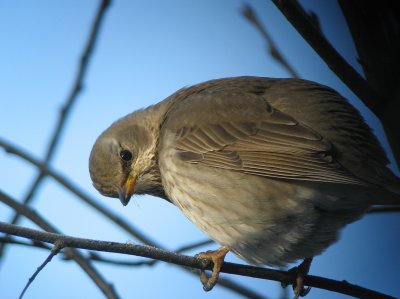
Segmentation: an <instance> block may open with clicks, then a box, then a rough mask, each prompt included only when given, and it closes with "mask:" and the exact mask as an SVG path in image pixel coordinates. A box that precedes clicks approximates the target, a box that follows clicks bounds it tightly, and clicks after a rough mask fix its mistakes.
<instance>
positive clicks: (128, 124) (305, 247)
mask: <svg viewBox="0 0 400 299" xmlns="http://www.w3.org/2000/svg"><path fill="white" fill-rule="evenodd" d="M388 164H389V161H388V159H387V156H386V154H385V152H384V150H383V148H382V147H381V145H380V143H379V142H378V140H377V139H376V137H375V136H374V134H373V132H372V130H371V129H370V127H369V126H368V125H367V124H366V122H365V121H364V119H363V118H362V116H361V115H360V113H359V112H358V110H356V109H355V108H354V107H353V106H352V105H351V104H350V103H349V102H348V101H347V100H346V99H345V98H344V97H342V96H341V95H340V94H339V93H338V92H336V91H335V90H333V89H331V88H330V87H327V86H324V85H322V84H319V83H316V82H312V81H307V80H302V79H293V78H264V77H251V76H242V77H231V78H222V79H215V80H210V81H206V82H203V83H200V84H197V85H193V86H189V87H184V88H182V89H180V90H178V91H177V92H175V93H173V94H172V95H170V96H169V97H167V98H166V99H165V100H163V101H161V102H159V103H157V104H155V105H152V106H149V107H148V108H145V109H141V110H137V111H135V112H133V113H130V114H128V115H126V116H125V117H123V118H121V119H119V120H118V121H116V122H114V123H113V124H112V125H111V126H110V127H109V128H108V129H106V130H105V131H104V132H103V133H102V134H101V135H100V136H99V137H98V139H97V140H96V141H95V143H94V145H93V148H92V151H91V153H90V158H89V172H90V176H91V179H92V181H93V185H94V187H95V188H96V189H97V190H98V191H99V192H100V193H101V194H103V195H104V196H107V197H114V198H119V199H120V201H121V203H122V204H123V205H124V206H125V205H127V204H128V202H129V200H130V198H131V196H132V195H133V194H138V195H140V194H150V195H153V196H157V197H160V198H163V199H165V200H167V201H169V202H170V203H172V204H174V205H175V206H176V207H178V208H179V209H180V210H181V211H182V212H183V214H184V215H185V216H186V217H187V218H188V219H189V220H190V221H191V222H192V223H193V224H194V225H196V226H197V227H198V228H199V229H200V230H202V231H203V232H204V233H205V234H207V235H208V236H209V237H210V238H211V239H212V240H214V241H215V242H216V243H218V244H219V245H220V246H221V247H220V248H219V249H218V250H213V251H207V252H203V253H200V254H198V255H197V257H198V258H200V259H206V260H209V261H210V263H212V264H213V271H212V275H211V277H207V276H206V274H205V273H204V271H202V272H201V282H202V283H203V288H204V289H205V290H206V291H208V290H211V289H212V288H213V287H214V285H215V284H216V283H217V281H218V276H219V271H220V270H221V266H222V264H223V261H224V258H225V255H226V254H227V253H228V252H232V253H233V254H235V255H237V256H238V257H239V258H241V259H243V260H244V261H246V262H248V263H250V264H252V265H266V266H272V267H282V266H286V265H288V264H290V263H294V262H296V261H299V260H303V262H302V263H301V264H300V266H299V267H297V268H296V269H297V279H296V280H295V281H294V282H293V288H294V292H295V294H296V296H299V295H304V294H305V293H306V291H307V290H306V289H305V288H304V278H305V276H306V275H307V273H308V271H309V268H310V265H311V261H312V259H313V258H314V257H315V256H317V255H319V254H321V253H322V252H323V251H324V250H325V249H326V248H328V247H329V246H330V245H331V244H333V243H334V242H336V241H337V240H338V235H339V233H340V230H341V229H342V228H343V227H344V226H346V225H347V224H349V223H351V222H353V221H356V220H357V219H359V218H360V217H362V216H363V215H364V214H365V213H366V212H367V211H368V210H369V209H370V207H371V206H372V205H398V204H400V179H399V178H398V177H397V176H395V175H394V173H393V172H392V171H391V170H390V169H389V168H388Z"/></svg>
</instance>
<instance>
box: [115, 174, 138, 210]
mask: <svg viewBox="0 0 400 299" xmlns="http://www.w3.org/2000/svg"><path fill="white" fill-rule="evenodd" d="M135 183H136V179H135V178H134V177H132V176H130V175H129V176H128V178H127V179H126V182H125V183H124V184H122V186H121V189H119V200H120V201H121V203H122V205H123V206H126V205H127V204H128V203H129V200H130V199H131V196H132V194H133V193H134V192H135Z"/></svg>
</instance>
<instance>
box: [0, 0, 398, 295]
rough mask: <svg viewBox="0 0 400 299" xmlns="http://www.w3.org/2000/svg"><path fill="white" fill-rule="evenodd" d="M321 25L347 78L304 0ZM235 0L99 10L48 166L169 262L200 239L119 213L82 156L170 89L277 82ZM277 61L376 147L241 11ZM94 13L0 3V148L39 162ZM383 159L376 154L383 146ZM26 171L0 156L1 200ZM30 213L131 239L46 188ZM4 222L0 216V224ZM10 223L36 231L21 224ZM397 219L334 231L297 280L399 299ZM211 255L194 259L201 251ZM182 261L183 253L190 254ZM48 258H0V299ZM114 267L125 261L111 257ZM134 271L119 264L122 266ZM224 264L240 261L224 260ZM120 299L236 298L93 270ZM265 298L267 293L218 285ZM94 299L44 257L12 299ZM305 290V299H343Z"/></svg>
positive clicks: (144, 271)
mask: <svg viewBox="0 0 400 299" xmlns="http://www.w3.org/2000/svg"><path fill="white" fill-rule="evenodd" d="M304 2H306V4H307V6H308V7H312V8H313V10H314V11H315V12H316V13H317V14H319V15H320V21H321V24H322V30H323V32H324V33H325V34H326V35H327V36H328V38H329V39H330V40H331V41H332V42H333V43H334V44H335V46H337V49H338V50H339V51H340V53H341V54H342V55H343V56H344V57H345V58H346V59H347V60H348V61H349V62H350V63H351V64H353V65H354V67H356V69H357V70H360V67H359V66H358V65H357V62H356V54H355V50H354V45H353V44H352V43H351V39H350V35H349V33H348V32H347V31H346V29H345V23H344V19H343V17H342V16H341V15H340V11H339V9H338V7H337V6H336V1H317V0H313V1H304ZM243 3H244V1H239V0H238V1H228V0H221V1H213V0H202V1H178V0H171V1H152V0H150V1H149V0H146V1H145V0H142V1H139V0H137V1H128V0H120V1H113V3H112V5H111V7H110V8H109V11H108V12H107V15H106V19H105V22H104V24H103V27H102V31H101V36H100V38H99V41H98V43H97V47H96V51H95V53H94V55H93V57H92V60H91V64H90V69H89V72H88V74H87V77H86V79H85V82H84V83H85V84H84V90H83V93H82V94H81V96H80V97H79V99H78V102H77V104H76V106H74V108H73V111H72V113H71V117H70V118H69V120H68V123H67V127H66V130H65V131H64V135H63V138H62V141H61V143H60V146H59V147H58V149H57V153H56V156H55V159H54V160H53V161H54V163H53V167H54V169H56V170H57V171H59V172H60V173H62V174H63V175H65V176H67V177H69V178H70V179H71V180H73V181H74V182H76V183H77V184H78V185H79V186H81V187H82V188H83V189H85V190H86V191H87V192H89V193H90V194H92V195H93V196H94V197H95V198H96V199H97V200H98V201H99V202H101V203H102V204H104V205H105V206H107V207H109V208H110V209H112V210H113V211H115V212H117V213H120V214H121V215H122V217H124V218H125V219H127V220H129V221H130V222H131V223H134V224H135V225H137V226H138V227H140V228H141V229H142V230H143V232H145V233H146V234H148V235H149V236H151V237H152V238H154V239H155V240H157V241H158V242H160V243H161V244H163V245H164V246H165V247H166V248H168V249H171V250H173V249H174V248H178V247H180V246H181V245H185V244H188V243H190V242H195V241H198V240H203V239H204V238H205V236H204V235H203V234H202V233H201V232H200V231H199V230H198V229H197V228H196V227H194V226H193V225H192V224H191V223H190V222H189V221H188V220H187V219H186V218H185V217H184V216H183V214H182V213H181V212H180V211H179V210H178V209H177V208H175V207H174V206H172V205H171V204H168V203H167V202H165V201H163V200H160V199H158V198H153V197H149V196H143V197H135V198H134V200H133V201H131V204H130V205H128V206H127V207H125V208H123V207H122V206H121V204H120V203H119V201H118V200H115V199H109V198H105V197H102V196H101V195H99V194H98V193H97V192H96V190H94V188H93V187H92V185H91V181H90V177H89V174H88V167H87V166H88V156H89V153H90V150H91V147H92V145H93V143H94V141H95V139H96V138H97V136H98V135H99V134H100V133H101V132H102V131H103V130H104V129H105V128H106V127H108V126H109V125H110V124H111V123H112V122H113V121H115V120H116V119H118V118H119V117H122V116H124V115H125V114H128V113H130V112H132V111H134V110H136V109H139V108H141V107H145V106H148V105H151V104H153V103H156V102H158V101H160V100H162V99H164V98H165V97H167V96H168V95H170V94H171V93H172V92H174V91H176V90H177V89H179V88H181V87H183V86H187V85H191V84H195V83H199V82H202V81H206V80H209V79H214V78H221V77H229V76H240V75H254V76H266V77H287V76H288V74H287V73H286V72H285V71H284V70H283V69H282V68H281V67H280V66H279V65H277V64H276V63H275V62H274V61H273V60H272V59H271V58H270V57H269V56H268V55H267V54H266V51H265V44H264V41H263V40H262V39H261V37H260V36H259V34H258V32H256V31H255V29H254V28H253V27H252V26H250V25H249V23H247V22H246V21H245V20H244V19H243V17H242V16H241V15H240V13H239V10H240V8H241V6H242V4H243ZM251 4H252V5H253V6H254V8H255V9H256V11H257V13H258V14H259V16H260V19H261V20H262V22H263V23H264V24H265V25H266V26H267V28H268V29H269V31H270V33H271V35H272V37H273V38H274V39H275V40H276V42H277V43H278V45H279V48H280V50H281V51H282V52H283V54H284V55H285V56H286V57H287V58H288V60H289V62H290V63H291V64H292V65H293V66H294V67H295V69H296V70H297V71H298V72H299V74H300V75H301V77H302V78H305V79H309V80H314V81H317V82H319V83H322V84H325V85H328V86H330V87H333V88H334V89H336V90H338V91H339V92H340V93H341V94H342V95H344V96H345V97H347V98H348V99H349V100H350V101H351V102H352V103H353V104H355V105H356V106H357V107H358V108H359V109H361V111H362V113H363V115H364V117H365V118H366V119H367V121H368V123H369V124H370V126H371V127H373V128H374V130H375V132H376V134H377V135H378V137H379V139H380V140H381V141H382V142H383V143H384V144H385V146H386V142H385V140H384V137H383V134H382V130H381V129H380V127H379V123H378V122H377V120H376V119H375V118H374V117H373V116H372V115H371V113H369V112H368V110H367V109H366V108H365V107H363V106H362V105H360V102H359V101H358V100H357V98H356V97H355V96H354V94H352V92H351V91H350V90H349V89H348V88H347V87H346V86H344V84H342V82H340V81H339V79H337V78H336V76H335V75H334V74H333V73H332V72H331V71H330V70H329V69H328V68H327V66H326V65H325V64H324V63H323V62H322V61H321V59H320V58H319V57H318V56H317V55H316V54H315V53H314V51H313V50H312V49H311V48H310V47H309V46H308V45H307V44H306V43H305V42H304V41H303V40H302V38H301V37H300V36H299V35H298V34H297V32H296V31H295V30H293V29H292V28H291V26H290V25H289V24H288V23H287V21H286V19H285V18H284V17H283V16H282V15H281V14H280V13H279V11H278V10H277V9H276V8H275V7H274V5H272V3H270V2H269V1H264V0H260V1H251ZM97 6H98V1H94V0H87V1H77V0H75V1H50V0H42V1H32V0H28V1H1V2H0V45H1V46H0V103H1V106H0V107H1V108H0V136H1V137H2V138H5V139H6V140H9V141H10V142H12V143H14V144H16V145H18V146H19V147H22V148H24V149H25V150H27V151H28V152H29V153H31V154H33V155H34V156H35V157H37V158H42V157H43V156H44V153H45V150H46V147H47V144H48V140H49V137H50V135H51V133H52V131H53V129H54V126H55V122H56V120H57V118H58V116H59V111H60V108H61V105H62V104H63V103H64V101H65V99H66V97H67V94H68V92H69V90H70V88H71V86H72V84H73V80H74V77H75V73H76V69H77V66H78V62H79V56H80V53H81V52H82V49H83V47H84V44H85V41H86V38H87V35H88V31H89V27H90V24H91V22H92V19H93V17H94V15H95V12H96V10H97ZM386 148H387V146H386ZM35 175H36V170H35V169H33V168H32V167H31V166H30V165H27V164H26V163H25V162H23V161H21V160H20V159H18V158H16V157H14V156H11V155H8V154H6V153H4V151H0V188H1V189H2V190H3V191H4V192H6V193H8V194H10V195H11V196H13V197H14V198H16V199H19V200H20V199H21V198H22V197H23V196H24V195H25V193H26V192H27V188H28V186H29V185H30V183H31V181H32V180H33V178H34V176H35ZM34 206H35V209H37V211H38V212H39V213H41V214H42V215H44V216H45V217H46V218H47V219H48V220H49V221H50V222H52V223H53V224H54V225H55V226H57V227H58V228H59V229H60V230H61V231H62V232H63V233H65V234H69V235H73V236H79V237H86V238H93V239H100V240H112V241H117V242H127V241H133V242H134V240H132V239H131V238H130V237H129V236H128V235H127V234H125V233H124V232H121V230H119V229H118V228H116V227H115V226H114V225H113V224H112V223H110V222H109V221H107V220H104V219H103V218H101V217H100V216H98V215H97V214H96V212H94V211H92V210H91V209H90V208H89V207H87V206H85V205H84V204H82V203H81V202H80V201H79V199H77V198H76V197H74V196H73V195H72V194H71V193H69V192H68V191H66V190H64V189H63V188H61V187H60V186H59V185H58V184H57V183H55V182H54V181H53V180H52V179H46V180H45V182H44V184H42V186H41V188H40V189H39V192H38V193H37V196H36V198H35V201H34ZM11 215H12V213H11V210H10V209H8V208H7V207H6V206H4V205H2V204H0V220H1V221H8V220H9V219H10V217H11ZM20 224H22V225H25V226H29V227H35V226H34V225H32V224H31V223H30V222H29V221H27V220H23V221H21V223H20ZM399 227H400V217H399V215H398V214H392V215H384V216H380V215H368V216H365V217H364V218H363V219H362V220H360V221H358V222H356V223H354V224H352V225H349V226H348V227H346V228H345V229H344V230H343V232H342V236H341V240H340V241H339V242H338V243H336V244H335V245H333V246H332V247H330V248H329V249H328V250H327V251H326V252H325V253H324V254H322V255H321V256H319V257H317V258H315V260H314V263H313V265H312V267H311V271H310V274H313V275H318V276H323V277H328V278H333V279H337V280H347V281H349V282H351V283H355V284H359V285H361V286H365V287H368V288H371V289H374V290H378V291H382V292H385V293H388V294H391V295H394V296H400V285H399V283H398V278H399V277H400V259H399V254H398V253H399V252H400V241H399V234H398V228H399ZM214 248H216V245H212V246H208V247H206V248H203V250H206V249H214ZM195 253H196V252H190V253H189V254H195ZM47 254H48V252H47V251H44V250H41V249H31V248H24V247H18V246H12V247H9V248H8V250H7V253H6V257H5V259H4V260H3V261H2V262H1V264H0V298H17V297H18V295H19V293H20V292H21V290H22V289H23V287H24V285H25V283H26V281H27V280H28V278H29V277H30V276H31V275H32V273H33V272H34V271H35V269H36V267H38V266H39V265H40V264H41V263H42V262H43V260H44V259H45V257H46V256H47ZM110 256H111V257H115V258H124V259H126V258H129V257H126V256H124V257H120V256H116V255H110ZM134 259H136V258H135V257H132V260H134ZM227 260H228V261H234V262H240V260H238V259H237V258H235V257H234V256H233V255H228V256H227ZM96 267H97V268H98V269H99V270H100V271H101V272H102V273H103V275H104V276H105V278H106V279H107V280H108V281H109V282H111V283H113V284H114V287H115V289H116V290H117V292H118V293H119V294H120V296H121V298H188V297H191V298H207V299H210V298H241V297H240V296H238V295H236V294H234V293H232V292H230V291H226V290H225V289H223V288H221V287H218V286H217V287H216V288H215V289H214V290H213V291H211V292H209V293H205V292H204V291H203V290H202V287H201V284H200V282H199V279H198V277H197V276H194V275H188V274H187V273H186V272H183V271H182V270H180V269H178V268H177V267H174V266H171V265H168V264H165V263H159V264H157V265H156V266H154V267H152V268H147V267H141V268H128V267H119V266H107V265H103V264H96ZM224 277H229V278H231V279H233V280H235V281H237V282H239V283H241V284H244V285H246V286H247V287H249V288H253V289H254V290H257V291H258V292H260V293H262V294H265V295H266V296H268V298H278V297H279V294H280V292H281V290H280V286H279V284H278V283H274V282H268V281H264V280H258V279H252V278H243V277H235V276H232V275H224ZM55 297H57V298H59V299H63V298H102V294H101V292H100V291H99V290H98V289H97V288H96V287H95V286H94V284H93V283H92V282H91V281H90V279H89V278H88V277H87V275H86V274H85V273H83V272H82V271H81V269H80V268H79V267H78V266H77V265H75V264H74V263H73V262H65V261H63V260H61V259H60V258H55V259H54V260H53V261H52V262H51V263H50V264H49V265H48V266H47V267H46V268H45V269H44V270H43V271H42V272H41V273H40V274H39V276H38V277H37V278H36V280H35V281H34V283H33V284H32V286H31V287H30V288H29V290H28V292H27V294H26V297H25V298H42V299H46V298H55ZM342 297H343V296H341V295H336V294H333V293H330V292H326V291H323V290H318V289H313V290H312V291H311V293H310V294H309V295H308V296H307V298H310V299H312V298H342Z"/></svg>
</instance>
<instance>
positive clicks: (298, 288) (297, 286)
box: [282, 258, 312, 299]
mask: <svg viewBox="0 0 400 299" xmlns="http://www.w3.org/2000/svg"><path fill="white" fill-rule="evenodd" d="M311 262H312V258H306V259H304V261H303V262H302V263H301V264H300V265H299V266H297V267H294V268H292V269H290V270H289V272H295V273H296V275H297V276H296V280H295V281H294V283H293V291H294V295H295V296H294V299H298V298H299V297H304V296H306V295H307V294H308V293H309V292H310V290H311V287H308V288H305V287H304V278H305V277H306V276H307V274H308V271H310V266H311ZM282 286H283V287H286V286H287V284H285V283H282Z"/></svg>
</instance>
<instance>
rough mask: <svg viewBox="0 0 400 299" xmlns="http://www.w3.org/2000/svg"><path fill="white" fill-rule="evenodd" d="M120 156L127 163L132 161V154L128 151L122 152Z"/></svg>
mask: <svg viewBox="0 0 400 299" xmlns="http://www.w3.org/2000/svg"><path fill="white" fill-rule="evenodd" d="M119 156H120V157H121V159H122V160H124V161H125V162H129V161H130V160H132V153H131V152H130V151H128V150H122V151H121V152H120V153H119Z"/></svg>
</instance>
